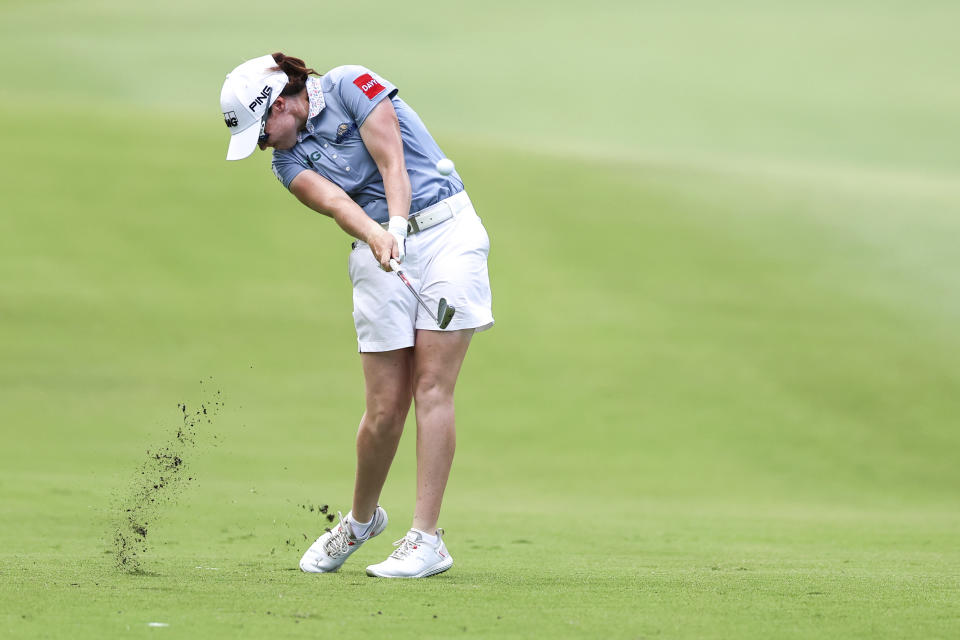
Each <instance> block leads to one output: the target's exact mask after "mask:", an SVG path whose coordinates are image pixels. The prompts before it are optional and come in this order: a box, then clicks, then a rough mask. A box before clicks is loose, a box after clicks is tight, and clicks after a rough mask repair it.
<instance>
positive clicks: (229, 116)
mask: <svg viewBox="0 0 960 640" xmlns="http://www.w3.org/2000/svg"><path fill="white" fill-rule="evenodd" d="M223 121H224V122H226V123H227V126H228V127H235V126H237V125H238V124H239V122H238V121H237V114H236V112H235V111H226V112H224V114H223Z"/></svg>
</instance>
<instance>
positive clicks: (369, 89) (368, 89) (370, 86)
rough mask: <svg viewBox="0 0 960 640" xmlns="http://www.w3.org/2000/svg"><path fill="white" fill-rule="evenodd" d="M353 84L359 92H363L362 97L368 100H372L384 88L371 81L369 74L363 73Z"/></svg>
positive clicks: (371, 77)
mask: <svg viewBox="0 0 960 640" xmlns="http://www.w3.org/2000/svg"><path fill="white" fill-rule="evenodd" d="M353 84H355V85H357V86H358V87H359V88H360V91H363V95H365V96H367V98H369V99H370V100H373V99H374V98H375V97H376V96H377V94H378V93H380V92H381V91H383V89H384V86H383V85H382V84H380V83H379V82H377V81H376V80H374V79H373V76H371V75H370V74H369V73H365V74H363V75H362V76H360V77H359V78H357V79H356V80H354V81H353Z"/></svg>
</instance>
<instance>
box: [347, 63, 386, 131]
mask: <svg viewBox="0 0 960 640" xmlns="http://www.w3.org/2000/svg"><path fill="white" fill-rule="evenodd" d="M341 71H342V76H341V78H340V100H341V101H342V103H343V106H344V109H345V110H346V112H347V113H348V114H349V115H350V116H352V117H353V121H354V122H356V123H357V126H358V127H359V126H360V125H362V124H363V121H364V120H366V119H367V116H368V115H370V112H371V111H373V108H374V107H375V106H377V105H378V104H379V103H380V101H381V100H383V99H385V98H392V97H393V96H395V95H397V88H396V87H395V86H394V85H393V84H392V83H390V82H388V81H386V80H384V79H383V78H381V77H380V76H378V75H377V74H375V73H374V72H372V71H370V70H369V69H367V68H366V67H361V66H357V65H349V66H345V67H343V68H342V70H341Z"/></svg>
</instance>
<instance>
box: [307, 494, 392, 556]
mask: <svg viewBox="0 0 960 640" xmlns="http://www.w3.org/2000/svg"><path fill="white" fill-rule="evenodd" d="M351 513H352V512H351ZM347 516H348V517H349V516H350V513H348V514H347ZM337 517H338V518H339V519H340V524H339V525H337V528H336V529H331V530H328V531H327V532H326V533H325V534H323V535H322V536H320V537H319V538H317V541H316V542H314V543H313V544H312V545H310V548H309V549H307V552H306V553H305V554H303V557H302V558H300V569H302V570H303V571H305V572H307V573H330V572H333V571H336V570H337V569H339V568H340V566H341V565H342V564H343V563H344V562H346V561H347V558H349V557H350V554H352V553H353V552H354V551H356V550H357V549H359V548H360V545H362V544H363V543H364V542H366V541H367V540H369V539H370V538H372V537H374V536H377V535H380V534H381V533H383V530H384V529H386V528H387V512H386V511H384V510H383V507H381V506H380V505H377V510H376V511H374V512H373V524H371V525H370V533H369V534H368V535H367V536H366V537H364V538H362V539H361V538H358V537H357V536H355V535H354V534H353V529H351V528H350V523H349V522H348V521H347V519H346V518H344V517H343V514H342V513H340V512H339V511H338V512H337Z"/></svg>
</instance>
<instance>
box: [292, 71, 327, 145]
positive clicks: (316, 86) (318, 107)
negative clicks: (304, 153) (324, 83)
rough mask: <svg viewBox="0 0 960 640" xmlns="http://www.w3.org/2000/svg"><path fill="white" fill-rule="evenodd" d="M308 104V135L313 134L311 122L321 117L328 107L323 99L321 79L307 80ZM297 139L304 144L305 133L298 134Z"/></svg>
mask: <svg viewBox="0 0 960 640" xmlns="http://www.w3.org/2000/svg"><path fill="white" fill-rule="evenodd" d="M307 103H308V107H309V108H308V109H307V125H306V129H307V133H313V123H312V122H310V120H312V119H313V118H316V117H317V116H318V115H320V112H321V111H323V108H324V107H325V106H327V103H326V101H325V100H324V99H323V89H322V88H321V82H320V78H307ZM297 139H298V140H299V141H301V142H303V132H300V133H299V134H297Z"/></svg>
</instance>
